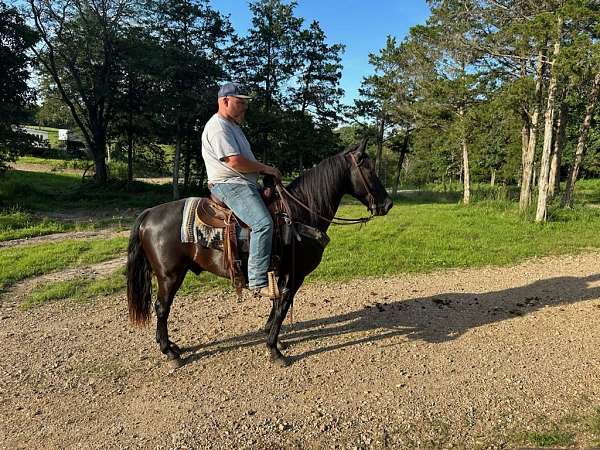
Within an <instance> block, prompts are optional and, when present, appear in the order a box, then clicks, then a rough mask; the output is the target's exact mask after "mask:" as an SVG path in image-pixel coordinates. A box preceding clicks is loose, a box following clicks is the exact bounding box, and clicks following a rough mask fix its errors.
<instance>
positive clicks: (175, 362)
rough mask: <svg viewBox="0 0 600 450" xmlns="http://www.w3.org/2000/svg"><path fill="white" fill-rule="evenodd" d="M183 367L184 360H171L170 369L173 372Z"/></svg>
mask: <svg viewBox="0 0 600 450" xmlns="http://www.w3.org/2000/svg"><path fill="white" fill-rule="evenodd" d="M182 366H183V359H181V358H179V357H178V358H172V359H169V367H170V368H171V370H176V369H179V368H180V367H182Z"/></svg>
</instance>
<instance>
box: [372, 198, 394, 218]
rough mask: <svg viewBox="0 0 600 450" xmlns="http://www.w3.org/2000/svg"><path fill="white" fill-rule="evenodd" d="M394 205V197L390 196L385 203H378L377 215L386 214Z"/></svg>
mask: <svg viewBox="0 0 600 450" xmlns="http://www.w3.org/2000/svg"><path fill="white" fill-rule="evenodd" d="M392 206H394V202H392V199H391V198H389V197H388V198H386V199H385V201H384V202H383V205H377V208H375V215H376V216H385V215H386V214H387V213H388V212H389V211H390V209H392Z"/></svg>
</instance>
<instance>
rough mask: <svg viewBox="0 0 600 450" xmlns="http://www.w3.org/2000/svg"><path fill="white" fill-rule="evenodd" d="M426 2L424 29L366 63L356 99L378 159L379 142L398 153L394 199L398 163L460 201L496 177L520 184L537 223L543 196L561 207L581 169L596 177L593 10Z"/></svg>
mask: <svg viewBox="0 0 600 450" xmlns="http://www.w3.org/2000/svg"><path fill="white" fill-rule="evenodd" d="M428 3H429V5H430V9H431V15H430V17H429V19H428V20H427V22H426V23H425V24H423V25H418V26H415V27H413V28H411V30H410V32H409V33H408V35H407V37H406V38H405V39H404V40H402V41H401V42H398V41H397V40H396V39H395V38H393V37H391V36H390V37H388V40H387V43H386V46H385V47H384V48H383V49H381V50H380V51H379V52H378V53H377V54H373V55H370V61H371V64H372V65H373V67H374V70H375V74H374V75H373V76H370V77H366V78H365V79H364V82H363V87H362V89H361V98H360V99H359V100H358V101H357V103H358V106H360V107H361V110H362V114H363V116H364V117H366V118H368V119H371V122H375V124H376V126H374V127H373V126H372V128H373V134H374V135H375V136H376V138H377V142H378V147H377V155H378V157H379V156H380V155H381V151H382V148H383V146H384V143H387V144H388V145H387V147H388V148H389V149H391V150H392V151H395V152H396V153H397V155H398V157H397V159H398V162H399V166H398V170H397V172H396V179H395V183H394V190H396V189H397V186H398V177H399V175H400V170H399V168H400V167H401V165H402V164H403V161H404V160H405V159H406V163H405V164H406V165H408V166H409V167H407V169H408V170H407V171H406V176H407V177H412V178H413V179H414V180H417V181H419V182H448V181H452V180H453V179H454V180H460V182H461V183H462V185H463V202H464V203H469V201H470V197H471V184H472V182H473V181H479V182H482V181H487V182H490V183H491V184H492V185H493V184H494V183H496V182H497V180H500V181H502V182H503V183H505V184H517V185H518V186H519V187H520V199H519V206H520V209H521V211H527V210H528V209H529V208H535V210H536V214H535V217H536V221H545V220H546V219H547V212H548V205H549V204H550V202H551V201H553V199H556V201H557V202H558V201H560V204H562V205H563V206H571V205H572V202H573V189H574V184H575V181H576V180H577V178H578V175H579V174H580V173H581V171H582V170H586V171H587V173H588V174H591V175H598V173H599V172H598V155H597V149H598V143H599V135H598V133H597V131H594V130H593V129H592V128H591V124H592V121H593V119H594V117H595V116H594V112H595V107H596V103H597V100H598V94H599V90H600V51H599V50H600V48H599V45H600V43H599V40H598V38H599V32H600V28H599V25H600V22H599V20H598V19H599V17H600V4H599V3H598V2H597V1H587V0H541V1H537V0H536V1H534V0H430V1H429V2H428ZM589 147H591V148H593V149H594V151H592V152H590V154H586V148H589ZM407 154H408V157H407ZM561 180H563V181H565V184H566V187H565V188H564V192H562V195H559V190H560V186H561V185H560V181H561ZM536 193H537V199H536V198H535V197H536V196H535V194H536ZM559 197H560V199H559Z"/></svg>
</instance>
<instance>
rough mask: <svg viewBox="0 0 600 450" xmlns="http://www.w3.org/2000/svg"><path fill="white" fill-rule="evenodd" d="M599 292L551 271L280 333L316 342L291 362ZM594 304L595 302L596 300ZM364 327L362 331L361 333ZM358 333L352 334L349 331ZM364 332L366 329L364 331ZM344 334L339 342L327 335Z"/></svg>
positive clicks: (457, 332)
mask: <svg viewBox="0 0 600 450" xmlns="http://www.w3.org/2000/svg"><path fill="white" fill-rule="evenodd" d="M594 298H600V274H598V275H592V276H588V277H557V278H551V279H547V280H540V281H536V282H535V283H531V284H528V285H525V286H521V287H517V288H511V289H505V290H501V291H492V292H486V293H468V292H465V293H455V292H452V293H440V294H438V295H435V296H429V297H421V298H413V299H408V300H394V299H393V298H391V299H390V298H388V299H387V300H386V301H385V302H378V301H374V299H373V298H365V306H364V307H363V308H361V309H358V310H355V311H351V312H349V313H347V314H341V315H336V316H331V317H326V318H322V319H316V320H309V321H304V322H297V323H294V324H293V326H291V327H288V329H287V330H284V331H283V333H282V337H283V339H284V340H285V341H286V343H288V344H292V345H293V344H296V343H300V342H318V343H319V345H317V346H316V348H314V349H311V350H309V351H306V352H304V353H301V354H298V355H295V356H292V362H297V361H300V360H302V359H304V358H308V357H310V356H313V355H317V354H321V353H326V352H329V351H332V350H336V349H340V348H346V347H352V346H355V345H359V344H364V343H367V342H379V341H385V340H389V339H390V338H393V337H397V336H405V337H406V338H408V339H412V340H420V341H425V342H430V343H438V342H446V341H450V340H453V339H456V338H457V337H459V336H461V335H462V334H464V333H465V332H467V331H468V330H471V329H474V328H477V327H480V326H483V325H487V324H490V323H494V322H501V321H503V320H506V319H511V318H513V317H515V316H523V315H526V314H531V313H533V312H535V311H537V310H539V309H541V308H543V307H545V306H550V307H552V306H561V305H569V304H573V303H577V302H580V301H584V300H590V299H594ZM339 301H343V299H342V298H340V299H339ZM597 307H598V308H600V305H597ZM365 332H367V333H365ZM355 334H356V335H360V337H359V338H356V339H354V338H353V337H352V336H353V335H355ZM365 334H367V335H366V336H365ZM340 336H347V339H346V340H345V341H344V342H339V341H340V339H335V341H336V343H335V344H331V343H330V342H331V341H332V340H333V339H330V338H332V337H340ZM264 342H265V335H264V334H263V333H262V332H260V331H257V332H253V333H246V334H242V335H239V336H235V337H232V338H228V339H224V340H217V341H213V342H210V343H208V344H198V345H195V346H192V347H188V348H185V349H183V351H184V352H189V353H190V354H189V355H188V356H187V357H186V358H185V362H186V363H189V362H193V361H196V360H198V359H201V358H204V357H207V356H211V355H214V354H219V353H223V352H228V351H230V350H233V349H237V348H241V347H250V346H256V345H264Z"/></svg>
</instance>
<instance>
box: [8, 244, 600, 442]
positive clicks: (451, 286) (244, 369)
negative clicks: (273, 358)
mask: <svg viewBox="0 0 600 450" xmlns="http://www.w3.org/2000/svg"><path fill="white" fill-rule="evenodd" d="M599 258H600V253H588V254H585V255H581V256H572V257H569V256H567V257H561V258H546V259H540V260H533V261H529V262H527V263H525V264H522V265H519V266H516V267H511V268H485V269H479V270H458V271H448V272H440V273H436V274H433V275H410V276H409V275H406V276H398V277H392V278H385V279H372V280H366V281H356V282H352V283H346V284H338V285H329V286H314V285H313V286H308V287H305V288H304V289H303V290H301V291H300V293H299V295H298V297H297V300H296V306H295V310H294V320H295V323H294V324H293V326H291V327H290V326H289V325H286V327H285V330H284V338H285V339H286V340H287V341H288V342H289V343H291V344H292V345H291V347H290V349H289V350H288V351H287V353H288V355H290V356H291V357H292V358H293V364H292V365H291V366H290V367H288V368H285V369H282V368H276V367H274V366H272V365H271V364H270V363H269V361H268V360H267V356H266V351H265V347H264V344H263V336H262V335H261V334H260V333H257V332H256V330H257V329H259V327H260V326H261V325H262V324H263V322H264V320H265V319H266V316H267V314H268V306H267V305H266V304H261V303H257V302H255V301H252V300H246V301H245V302H242V303H237V302H236V301H235V299H234V296H233V295H232V296H228V295H211V296H206V297H204V298H177V299H176V301H175V304H174V307H173V310H172V314H171V319H170V331H171V336H172V338H173V340H174V341H175V342H177V343H178V344H179V345H180V346H182V347H183V348H185V350H186V351H185V357H186V361H187V363H186V365H184V366H183V367H182V368H181V369H178V370H176V371H171V369H170V367H169V365H168V364H167V363H166V362H165V360H164V359H163V357H162V355H161V354H160V353H159V351H158V348H157V346H156V344H155V343H154V336H153V334H154V330H153V329H152V328H148V329H143V330H138V329H135V328H133V327H131V326H130V325H129V324H128V323H127V312H126V302H125V300H124V298H123V296H122V295H121V296H117V297H112V298H100V299H98V300H96V301H94V302H92V303H86V304H65V303H55V304H49V305H45V306H42V307H39V308H37V309H33V310H29V311H22V310H20V309H19V308H18V307H16V306H15V304H14V303H10V302H8V303H5V304H4V305H3V306H2V307H1V308H0V341H1V342H2V343H3V348H4V349H6V350H7V351H6V350H5V351H4V352H3V357H2V359H0V405H1V407H0V448H7V449H13V448H40V449H42V448H44V449H45V448H76V447H77V448H79V447H84V448H164V449H166V448H215V449H217V448H219V449H220V448H223V449H226V448H252V449H255V448H269V449H270V448H349V449H351V448H386V447H387V448H450V447H462V448H507V447H508V448H511V447H514V439H515V436H516V434H517V433H518V432H523V431H527V430H528V427H529V430H540V429H541V430H544V429H549V430H552V429H553V424H556V425H557V426H560V427H562V426H567V425H568V426H572V427H576V428H578V429H580V430H585V429H586V427H585V422H584V421H585V420H586V419H585V417H586V415H588V414H591V413H592V412H593V410H594V408H595V407H597V406H599V405H600V359H599V349H600V327H599V323H600V320H599V319H600V275H599V270H598V260H599ZM578 421H579V422H578ZM580 422H581V423H580ZM565 424H567V425H565ZM576 439H577V444H578V445H579V446H580V447H583V446H591V445H592V444H594V442H595V441H594V439H600V436H594V435H593V434H591V433H586V432H583V433H578V434H577V435H576Z"/></svg>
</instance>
